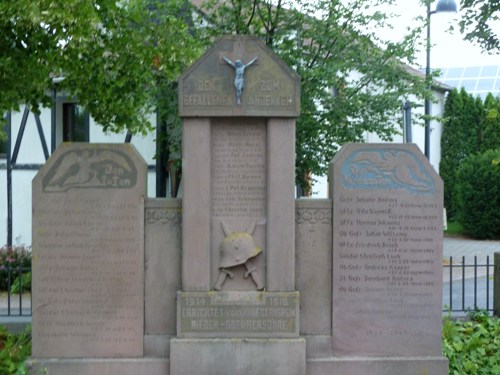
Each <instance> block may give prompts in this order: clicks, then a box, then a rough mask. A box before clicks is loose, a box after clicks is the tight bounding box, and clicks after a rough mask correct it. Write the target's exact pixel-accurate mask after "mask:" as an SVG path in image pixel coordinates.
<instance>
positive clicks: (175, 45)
mask: <svg viewBox="0 0 500 375" xmlns="http://www.w3.org/2000/svg"><path fill="white" fill-rule="evenodd" d="M184 3H185V2H184V1H182V0H169V1H161V0H157V1H155V0H130V1H115V0H95V1H86V0H10V1H0V25H1V26H0V27H1V30H0V31H1V32H0V50H1V51H2V54H1V55H0V71H1V72H2V74H1V75H0V87H2V95H1V96H0V113H5V112H7V111H10V110H18V109H19V105H20V104H23V103H28V104H29V105H31V106H32V107H33V109H34V110H35V111H36V110H37V109H38V107H39V105H40V103H41V104H42V105H49V104H50V101H51V98H50V96H49V94H50V91H49V90H50V89H52V87H53V83H52V78H53V77H64V79H63V80H62V81H61V82H60V83H59V84H58V90H59V91H61V92H65V93H67V95H68V96H70V97H77V98H78V101H79V103H80V104H81V105H82V106H83V107H85V109H86V110H88V111H89V112H90V114H91V115H92V117H93V118H94V119H95V120H96V122H97V123H99V124H101V125H103V127H104V130H106V131H112V132H121V131H124V130H127V131H129V132H131V133H133V134H135V133H138V132H142V133H145V132H147V131H148V130H150V128H151V125H150V121H149V113H151V112H154V111H155V110H156V106H157V101H158V87H159V83H162V84H164V83H165V82H173V81H174V80H175V79H176V78H177V76H178V75H179V73H180V72H181V71H182V70H183V69H184V68H185V67H186V66H187V65H188V64H190V63H191V62H192V61H193V59H194V58H195V57H197V56H198V55H199V51H200V48H199V46H198V43H197V42H196V40H195V38H194V37H193V36H192V35H191V34H190V33H189V30H188V25H187V23H186V22H185V19H184V18H183V17H181V15H183V14H185V12H187V10H186V9H184Z"/></svg>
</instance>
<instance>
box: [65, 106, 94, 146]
mask: <svg viewBox="0 0 500 375" xmlns="http://www.w3.org/2000/svg"><path fill="white" fill-rule="evenodd" d="M62 110H63V116H62V117H63V134H62V136H63V141H64V142H88V141H89V117H88V114H87V113H86V112H85V111H84V109H83V107H82V106H80V105H78V103H63V108H62Z"/></svg>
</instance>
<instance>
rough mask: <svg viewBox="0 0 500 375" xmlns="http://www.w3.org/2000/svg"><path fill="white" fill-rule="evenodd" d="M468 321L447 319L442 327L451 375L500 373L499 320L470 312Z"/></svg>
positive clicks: (481, 313)
mask: <svg viewBox="0 0 500 375" xmlns="http://www.w3.org/2000/svg"><path fill="white" fill-rule="evenodd" d="M468 317H469V320H468V321H456V320H452V319H451V318H450V317H447V318H446V319H445V320H444V324H443V354H444V355H445V356H446V357H447V358H448V360H449V369H450V370H449V373H450V375H467V374H474V375H481V374H484V375H492V374H499V373H500V350H498V349H499V348H500V320H499V319H498V318H495V317H490V316H488V313H487V312H484V311H474V312H472V313H469V315H468Z"/></svg>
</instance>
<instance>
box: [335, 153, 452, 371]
mask: <svg viewBox="0 0 500 375" xmlns="http://www.w3.org/2000/svg"><path fill="white" fill-rule="evenodd" d="M332 170H333V173H332V176H333V183H332V188H333V191H332V197H333V290H332V303H333V304H332V332H333V341H332V345H333V353H334V356H336V357H342V356H362V357H368V358H369V357H388V358H395V357H400V358H405V357H407V358H410V357H416V358H420V359H421V358H422V357H434V358H437V363H438V368H439V366H441V368H442V371H447V369H446V368H445V367H446V360H445V359H444V358H441V360H440V359H439V358H440V356H441V328H442V314H441V310H442V306H441V303H442V265H441V260H442V222H443V220H442V213H443V210H442V199H443V198H442V196H443V186H442V181H441V179H440V178H439V176H438V175H437V174H436V173H435V171H434V170H433V169H432V167H431V166H430V164H429V163H428V161H427V160H426V159H425V157H424V156H423V155H422V153H421V152H420V151H419V150H418V148H417V147H416V146H415V145H393V144H390V145H388V144H376V145H373V144H370V145H368V144H367V145H362V144H357V145H355V144H351V145H347V146H344V147H343V148H342V149H341V150H340V151H339V153H338V154H337V156H336V157H335V159H334V160H333V167H332ZM391 363H395V362H394V361H392V362H391ZM417 363H420V365H421V366H422V368H425V366H427V364H426V362H425V361H422V360H421V362H418V361H417ZM439 363H441V365H439ZM358 365H359V364H358ZM388 372H389V371H388ZM435 373H436V374H438V373H441V372H435Z"/></svg>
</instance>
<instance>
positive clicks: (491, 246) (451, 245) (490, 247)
mask: <svg viewBox="0 0 500 375" xmlns="http://www.w3.org/2000/svg"><path fill="white" fill-rule="evenodd" d="M495 252H498V253H500V241H479V240H471V239H466V238H462V237H445V238H444V240H443V265H446V264H449V258H450V256H451V257H453V258H452V261H453V265H454V266H459V265H461V264H462V257H464V256H465V264H467V265H468V264H471V265H472V264H474V256H477V264H478V265H485V264H486V257H487V256H489V263H490V264H493V260H494V253H495ZM449 270H450V269H449V268H445V269H444V270H443V281H449V279H450V273H449V272H450V271H449ZM489 274H490V275H492V274H493V267H491V268H490V273H489ZM477 275H478V276H484V275H486V267H484V266H483V267H478V269H477ZM470 277H474V268H473V267H466V268H465V278H470ZM461 278H462V269H461V268H458V267H457V268H453V279H454V280H458V279H461Z"/></svg>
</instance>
